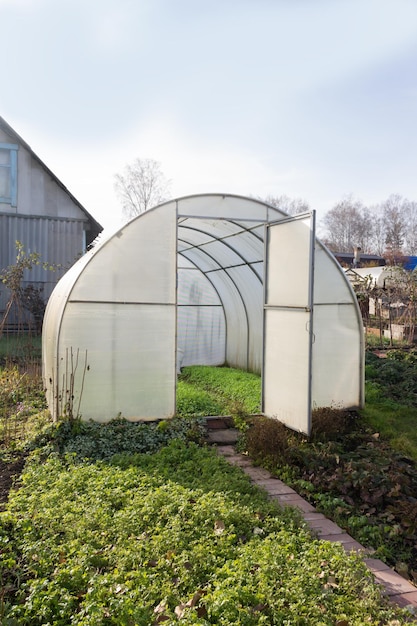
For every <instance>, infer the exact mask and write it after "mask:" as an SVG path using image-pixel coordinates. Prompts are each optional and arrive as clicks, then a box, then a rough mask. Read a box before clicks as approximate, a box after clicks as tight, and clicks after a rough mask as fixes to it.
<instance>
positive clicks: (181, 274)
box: [177, 268, 221, 306]
mask: <svg viewBox="0 0 417 626" xmlns="http://www.w3.org/2000/svg"><path fill="white" fill-rule="evenodd" d="M177 301H178V306H181V305H190V304H192V305H213V304H214V305H218V306H221V302H220V299H219V296H218V294H217V293H216V291H215V289H214V288H213V286H212V284H211V283H210V281H209V280H208V279H207V278H206V276H205V275H204V274H202V273H201V272H200V270H198V269H197V268H194V269H182V268H178V292H177Z"/></svg>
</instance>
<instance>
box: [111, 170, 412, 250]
mask: <svg viewBox="0 0 417 626" xmlns="http://www.w3.org/2000/svg"><path fill="white" fill-rule="evenodd" d="M170 185H171V181H170V180H168V179H167V178H166V177H165V175H164V173H163V171H162V168H161V164H160V163H159V162H158V161H154V160H152V159H139V158H137V159H136V160H135V161H134V162H133V163H131V164H130V165H126V167H125V169H124V172H123V173H121V174H116V175H115V191H116V194H117V196H118V197H119V200H120V202H121V204H122V209H123V213H124V215H125V217H126V218H128V219H130V218H132V217H135V216H136V215H139V214H140V213H142V212H143V211H146V210H147V209H149V208H150V207H152V206H155V205H157V204H159V203H161V202H163V201H165V200H168V199H169V198H170ZM255 198H256V199H258V200H261V201H263V202H266V203H267V204H270V205H271V206H274V207H276V208H277V209H280V210H282V211H284V212H285V213H288V214H289V215H296V214H297V213H305V212H308V211H310V210H311V209H310V206H309V204H308V202H307V201H306V200H304V199H302V198H290V197H289V196H287V195H280V196H273V195H269V196H267V197H261V196H255ZM320 227H321V230H322V232H323V235H322V236H321V239H322V240H323V242H324V243H325V244H326V245H327V246H328V247H329V248H330V249H331V250H333V251H335V252H353V250H354V248H360V249H361V251H362V252H363V253H366V254H377V255H380V256H385V257H387V258H396V257H398V256H401V255H413V256H414V255H417V202H414V201H411V200H408V199H407V198H403V197H402V196H400V195H398V194H392V195H390V196H389V197H388V198H387V199H386V200H384V201H383V202H381V203H379V204H375V205H372V206H366V205H365V204H364V203H363V202H362V201H361V200H359V199H357V198H355V197H354V196H353V195H348V196H346V197H345V198H343V199H342V200H341V201H340V202H338V203H337V204H335V206H334V207H333V208H332V209H330V210H329V211H328V212H327V213H326V215H325V216H324V218H323V219H322V220H321V223H320Z"/></svg>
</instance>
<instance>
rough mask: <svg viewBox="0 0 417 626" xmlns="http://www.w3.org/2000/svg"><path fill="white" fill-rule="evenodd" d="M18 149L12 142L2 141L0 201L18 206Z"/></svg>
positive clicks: (0, 148) (0, 144)
mask: <svg viewBox="0 0 417 626" xmlns="http://www.w3.org/2000/svg"><path fill="white" fill-rule="evenodd" d="M17 150H18V146H17V145H16V144H12V143H0V202H3V203H5V204H10V205H11V206H16V201H17Z"/></svg>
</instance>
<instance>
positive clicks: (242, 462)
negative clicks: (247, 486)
mask: <svg viewBox="0 0 417 626" xmlns="http://www.w3.org/2000/svg"><path fill="white" fill-rule="evenodd" d="M227 460H228V462H229V463H230V464H231V465H237V466H238V467H241V468H242V469H243V470H244V469H245V467H248V466H250V465H251V462H250V461H249V459H247V458H245V457H244V456H241V455H236V456H228V457H227Z"/></svg>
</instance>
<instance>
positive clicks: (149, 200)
mask: <svg viewBox="0 0 417 626" xmlns="http://www.w3.org/2000/svg"><path fill="white" fill-rule="evenodd" d="M114 178H115V183H114V187H115V191H116V194H117V196H118V197H119V199H120V201H121V204H122V209H123V213H124V215H125V216H126V217H127V218H128V219H130V218H132V217H135V216H136V215H139V214H140V213H143V212H144V211H146V210H147V209H150V208H152V207H153V206H156V205H157V204H160V203H161V202H164V200H168V199H169V197H170V193H169V190H170V186H171V181H169V180H168V179H167V178H166V177H165V175H164V173H163V172H162V169H161V164H160V163H159V162H158V161H154V160H152V159H139V158H138V159H135V160H134V161H133V163H131V164H128V165H126V166H125V168H124V171H123V173H122V174H116V175H115V177H114Z"/></svg>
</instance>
